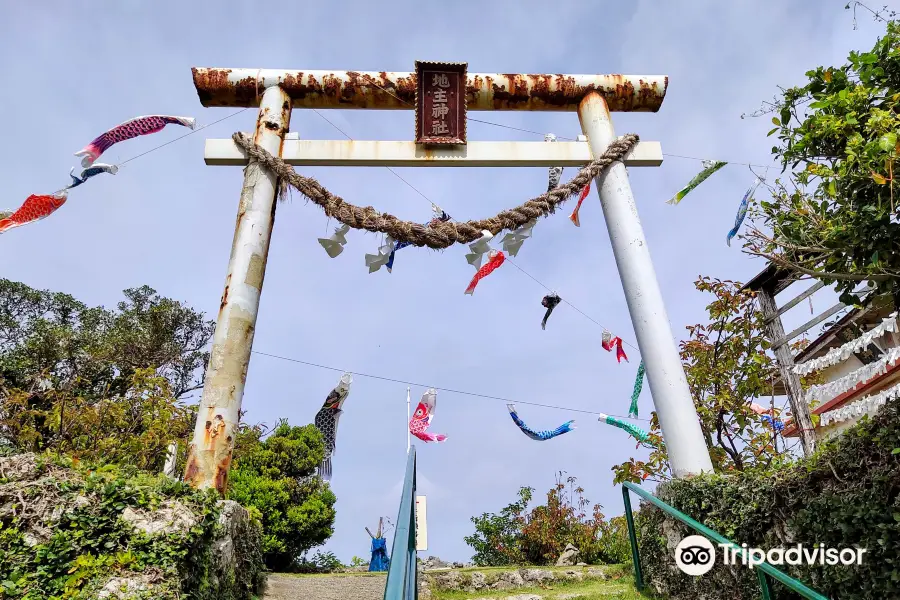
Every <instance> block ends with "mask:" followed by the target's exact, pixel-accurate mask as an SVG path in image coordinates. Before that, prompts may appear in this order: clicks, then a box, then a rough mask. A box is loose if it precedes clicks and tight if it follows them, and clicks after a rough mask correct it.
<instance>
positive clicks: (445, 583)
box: [433, 571, 462, 590]
mask: <svg viewBox="0 0 900 600" xmlns="http://www.w3.org/2000/svg"><path fill="white" fill-rule="evenodd" d="M433 581H434V583H435V585H436V586H437V587H438V588H440V589H445V590H458V589H459V588H460V585H461V584H462V575H460V573H459V571H449V572H447V573H438V574H435V576H434V579H433Z"/></svg>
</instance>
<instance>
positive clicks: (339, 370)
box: [252, 350, 650, 422]
mask: <svg viewBox="0 0 900 600" xmlns="http://www.w3.org/2000/svg"><path fill="white" fill-rule="evenodd" d="M252 352H253V354H259V355H260V356H268V357H269V358H277V359H279V360H284V361H287V362H293V363H298V364H301V365H306V366H308V367H317V368H319V369H327V370H329V371H337V372H340V373H352V374H353V375H359V376H360V377H368V378H369V379H379V380H381V381H388V382H390V383H402V384H404V385H410V386H416V387H423V388H434V389H436V390H439V391H442V392H449V393H451V394H460V395H462V396H474V397H476V398H485V399H487V400H498V401H500V402H507V403H515V404H525V405H528V406H540V407H542V408H553V409H556V410H567V411H570V412H576V413H584V414H587V415H597V414H600V411H594V410H584V409H581V408H570V407H568V406H557V405H555V404H541V403H539V402H525V401H524V400H512V399H510V398H503V397H502V396H491V395H489V394H479V393H478V392H467V391H465V390H455V389H453V388H445V387H439V386H436V385H428V384H425V383H417V382H415V381H404V380H403V379H396V378H394V377H385V376H383V375H372V374H370V373H360V372H358V371H353V370H351V369H339V368H338V367H329V366H328V365H321V364H318V363H313V362H308V361H305V360H300V359H297V358H290V357H288V356H280V355H278V354H269V353H268V352H261V351H259V350H253V351H252ZM603 414H607V413H603ZM609 416H611V417H616V418H619V419H632V420H637V421H648V422H649V421H650V419H642V418H639V417H625V416H622V415H609Z"/></svg>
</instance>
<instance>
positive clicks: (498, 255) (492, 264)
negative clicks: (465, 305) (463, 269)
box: [466, 250, 506, 295]
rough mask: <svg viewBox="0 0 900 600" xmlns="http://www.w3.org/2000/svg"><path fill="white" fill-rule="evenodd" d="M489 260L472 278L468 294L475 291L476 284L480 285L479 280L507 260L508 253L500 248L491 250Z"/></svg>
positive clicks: (467, 290)
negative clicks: (504, 252)
mask: <svg viewBox="0 0 900 600" xmlns="http://www.w3.org/2000/svg"><path fill="white" fill-rule="evenodd" d="M488 257H489V260H488V261H487V263H486V264H485V265H484V266H483V267H481V268H480V269H478V272H477V273H475V276H474V277H473V278H472V281H470V282H469V287H467V288H466V293H467V294H470V295H471V294H473V293H475V286H476V285H478V282H479V281H481V280H482V279H484V278H485V277H487V276H488V275H490V274H491V273H493V272H494V270H495V269H496V268H497V267H499V266H500V265H502V264H503V261H504V260H506V255H505V254H503V252H501V251H499V250H491V253H490V254H488Z"/></svg>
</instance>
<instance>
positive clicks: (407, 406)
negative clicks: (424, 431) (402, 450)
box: [406, 386, 409, 454]
mask: <svg viewBox="0 0 900 600" xmlns="http://www.w3.org/2000/svg"><path fill="white" fill-rule="evenodd" d="M406 453H407V454H409V387H408V386H407V388H406Z"/></svg>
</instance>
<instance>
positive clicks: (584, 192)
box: [569, 181, 591, 227]
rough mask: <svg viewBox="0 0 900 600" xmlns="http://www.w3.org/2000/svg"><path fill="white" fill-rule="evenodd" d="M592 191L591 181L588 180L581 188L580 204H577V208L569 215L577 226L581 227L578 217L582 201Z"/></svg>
mask: <svg viewBox="0 0 900 600" xmlns="http://www.w3.org/2000/svg"><path fill="white" fill-rule="evenodd" d="M590 191H591V182H590V181H588V184H587V185H586V186H584V188H582V190H581V194H580V195H579V196H578V204H576V205H575V210H573V211H572V214H571V215H569V218H570V219H571V220H572V222H573V223H575V227H581V220H580V219H579V218H578V211H580V210H581V203H582V202H584V199H585V198H587V195H588V192H590Z"/></svg>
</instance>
